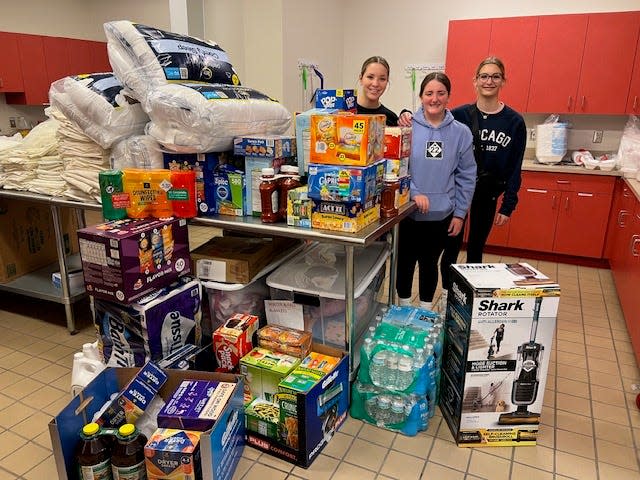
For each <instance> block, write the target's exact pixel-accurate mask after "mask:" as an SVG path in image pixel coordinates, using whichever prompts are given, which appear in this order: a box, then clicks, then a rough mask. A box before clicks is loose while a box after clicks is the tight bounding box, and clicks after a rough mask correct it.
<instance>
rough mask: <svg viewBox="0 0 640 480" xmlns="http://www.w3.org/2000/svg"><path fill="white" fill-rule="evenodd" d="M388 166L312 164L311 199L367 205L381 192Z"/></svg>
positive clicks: (382, 162) (381, 163) (310, 166)
mask: <svg viewBox="0 0 640 480" xmlns="http://www.w3.org/2000/svg"><path fill="white" fill-rule="evenodd" d="M385 166H386V163H385V161H384V160H379V161H378V162H376V163H373V164H371V165H367V166H365V167H350V166H346V165H344V166H343V165H321V164H315V163H312V164H310V165H309V177H308V182H307V185H308V188H309V194H308V195H309V198H312V199H314V200H328V201H334V202H351V201H353V202H360V203H366V202H368V201H370V200H371V199H373V198H374V197H375V196H376V195H378V194H380V192H381V191H382V185H383V181H384V172H385Z"/></svg>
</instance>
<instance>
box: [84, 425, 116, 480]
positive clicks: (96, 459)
mask: <svg viewBox="0 0 640 480" xmlns="http://www.w3.org/2000/svg"><path fill="white" fill-rule="evenodd" d="M110 446H111V441H110V440H109V438H108V437H107V436H105V435H103V434H102V432H101V430H100V425H98V424H97V423H87V424H86V425H85V426H84V427H82V430H81V431H80V441H79V442H78V445H77V446H76V451H75V457H76V461H77V463H78V475H79V477H80V480H94V479H100V480H111V479H112V478H113V477H112V473H111V449H110Z"/></svg>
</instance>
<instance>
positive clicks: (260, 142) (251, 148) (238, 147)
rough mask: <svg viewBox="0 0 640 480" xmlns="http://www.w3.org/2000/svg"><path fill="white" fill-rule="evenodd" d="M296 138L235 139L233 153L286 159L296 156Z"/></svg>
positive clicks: (286, 136) (274, 136) (264, 136)
mask: <svg viewBox="0 0 640 480" xmlns="http://www.w3.org/2000/svg"><path fill="white" fill-rule="evenodd" d="M295 152H296V137H292V136H290V135H251V136H244V137H236V138H234V139H233V153H235V154H236V155H243V156H245V157H257V158H268V159H271V160H273V159H276V158H286V157H293V156H295Z"/></svg>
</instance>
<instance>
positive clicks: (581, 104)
mask: <svg viewBox="0 0 640 480" xmlns="http://www.w3.org/2000/svg"><path fill="white" fill-rule="evenodd" d="M584 101H585V96H584V95H583V96H582V102H580V108H581V109H582V110H584Z"/></svg>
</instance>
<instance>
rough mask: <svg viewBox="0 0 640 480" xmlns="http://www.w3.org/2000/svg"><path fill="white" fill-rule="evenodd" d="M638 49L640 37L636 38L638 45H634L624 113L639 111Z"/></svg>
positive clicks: (639, 49)
mask: <svg viewBox="0 0 640 480" xmlns="http://www.w3.org/2000/svg"><path fill="white" fill-rule="evenodd" d="M638 51H640V37H639V38H638V46H637V47H636V61H635V63H634V64H633V73H632V74H631V86H630V87H629V98H628V99H627V110H626V113H629V114H633V115H638V114H639V113H640V54H639V53H638Z"/></svg>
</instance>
